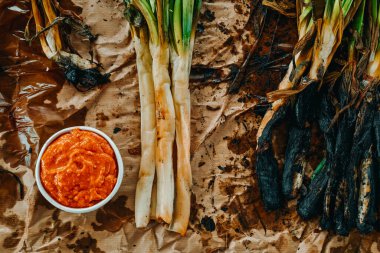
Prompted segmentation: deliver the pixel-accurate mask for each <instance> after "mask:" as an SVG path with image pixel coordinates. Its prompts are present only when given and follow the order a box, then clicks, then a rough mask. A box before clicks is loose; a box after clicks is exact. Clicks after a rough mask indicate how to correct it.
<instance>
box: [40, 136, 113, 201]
mask: <svg viewBox="0 0 380 253" xmlns="http://www.w3.org/2000/svg"><path fill="white" fill-rule="evenodd" d="M116 180H117V166H116V159H115V154H114V152H113V149H112V147H111V146H110V145H109V143H108V142H107V141H106V140H105V139H104V138H103V137H101V136H99V135H97V134H96V133H93V132H90V131H85V130H80V129H74V130H72V131H71V132H70V133H67V134H64V135H62V136H60V137H59V138H58V139H56V140H55V141H54V142H52V143H51V144H50V145H49V146H48V148H47V149H46V151H45V152H44V154H43V155H42V159H41V181H42V184H43V186H44V188H45V189H46V191H47V192H48V193H49V194H50V196H52V197H53V198H54V199H55V200H56V201H58V202H59V203H60V204H62V205H64V206H68V207H76V208H82V207H89V206H92V205H95V204H96V203H98V202H99V201H101V200H103V199H105V198H106V197H107V196H108V195H109V194H110V193H111V191H112V189H113V188H114V186H115V184H116Z"/></svg>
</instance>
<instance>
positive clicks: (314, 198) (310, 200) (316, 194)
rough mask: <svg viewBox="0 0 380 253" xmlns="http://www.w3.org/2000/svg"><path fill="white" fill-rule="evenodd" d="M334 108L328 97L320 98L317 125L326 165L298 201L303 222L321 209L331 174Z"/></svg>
mask: <svg viewBox="0 0 380 253" xmlns="http://www.w3.org/2000/svg"><path fill="white" fill-rule="evenodd" d="M334 113H335V111H334V108H333V106H332V104H331V102H330V101H329V99H328V97H327V96H326V95H325V96H322V98H321V105H320V110H319V117H318V123H319V126H320V129H321V131H322V132H323V135H324V137H325V142H326V160H327V162H326V164H325V166H324V167H323V168H322V170H321V171H320V172H319V173H318V174H316V175H315V177H314V179H313V180H312V181H311V183H310V185H309V187H308V191H307V193H306V195H305V196H303V197H301V198H300V199H299V200H298V207H297V211H298V214H299V215H300V216H301V217H302V218H303V219H305V220H308V219H311V218H313V217H314V216H315V215H316V214H317V213H318V212H319V211H320V210H321V209H322V208H320V206H321V204H322V201H323V196H324V194H325V190H326V185H327V182H328V180H329V176H330V175H329V174H330V173H331V165H332V163H331V160H332V157H333V150H334V147H335V139H334V136H335V131H334V129H333V128H330V127H329V126H330V122H331V120H332V119H333V117H334Z"/></svg>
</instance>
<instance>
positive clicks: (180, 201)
mask: <svg viewBox="0 0 380 253" xmlns="http://www.w3.org/2000/svg"><path fill="white" fill-rule="evenodd" d="M170 7H171V12H170V13H171V16H170V22H171V23H170V28H171V35H172V36H171V43H170V45H171V47H170V58H171V59H170V61H171V68H172V92H173V97H174V107H175V114H176V121H175V127H176V145H177V173H176V183H175V186H176V188H175V189H176V196H175V202H174V214H173V220H172V223H171V224H170V227H169V230H171V231H175V232H177V233H180V234H181V235H185V234H186V230H187V226H188V224H189V218H190V209H191V185H192V173H191V165H190V90H189V76H190V69H191V60H192V54H193V47H194V40H195V28H196V24H197V19H198V14H199V11H200V7H201V1H200V0H171V2H170Z"/></svg>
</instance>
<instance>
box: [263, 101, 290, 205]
mask: <svg viewBox="0 0 380 253" xmlns="http://www.w3.org/2000/svg"><path fill="white" fill-rule="evenodd" d="M287 107H288V106H287V105H285V106H282V107H281V108H280V109H278V110H277V111H276V112H275V113H274V116H273V117H272V119H271V120H270V121H269V122H268V124H267V125H266V127H265V129H264V130H263V133H262V135H261V136H260V137H259V139H258V143H257V150H256V173H257V177H258V183H259V189H260V194H261V199H262V200H263V203H264V208H265V209H266V210H268V211H269V210H276V209H278V208H280V205H281V200H280V191H279V179H278V177H279V175H278V174H279V172H278V165H277V160H276V159H275V158H274V154H273V150H272V145H271V143H272V140H271V137H272V130H273V127H274V126H275V125H277V124H278V123H279V122H280V121H281V120H282V119H283V118H284V117H285V115H286V111H287Z"/></svg>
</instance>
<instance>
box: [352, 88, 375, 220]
mask: <svg viewBox="0 0 380 253" xmlns="http://www.w3.org/2000/svg"><path fill="white" fill-rule="evenodd" d="M375 109H376V108H375V99H374V94H373V91H371V90H370V91H368V92H367V93H366V96H365V98H364V100H363V102H362V104H361V106H360V109H359V112H358V116H357V120H356V125H355V132H354V136H353V143H352V148H351V153H350V161H349V165H348V170H349V173H347V176H348V186H349V187H348V200H347V206H346V208H345V216H346V220H347V221H348V222H349V225H350V226H351V227H353V226H354V225H355V220H356V218H357V215H358V205H357V204H358V197H359V196H358V194H359V186H360V185H359V183H360V182H359V176H360V174H359V169H360V162H361V161H362V159H363V157H364V154H365V152H366V150H368V149H369V148H370V146H371V144H372V140H373V135H372V133H373V132H372V130H373V128H372V125H373V120H374V116H375V115H374V114H375Z"/></svg>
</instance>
